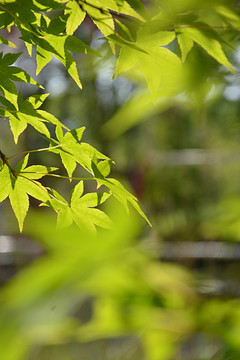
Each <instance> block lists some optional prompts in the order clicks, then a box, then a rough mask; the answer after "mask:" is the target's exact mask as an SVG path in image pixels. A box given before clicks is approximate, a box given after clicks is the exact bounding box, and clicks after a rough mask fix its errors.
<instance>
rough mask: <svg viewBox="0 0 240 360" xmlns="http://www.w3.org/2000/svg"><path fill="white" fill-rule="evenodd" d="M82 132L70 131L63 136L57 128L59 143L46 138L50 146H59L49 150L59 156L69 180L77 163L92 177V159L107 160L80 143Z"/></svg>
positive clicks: (87, 145) (82, 130) (83, 128)
mask: <svg viewBox="0 0 240 360" xmlns="http://www.w3.org/2000/svg"><path fill="white" fill-rule="evenodd" d="M84 130H85V127H81V128H79V129H74V130H70V131H68V132H67V133H66V134H65V135H63V131H62V128H61V127H60V126H57V127H56V136H57V139H58V140H59V141H55V140H52V139H49V138H48V140H49V141H50V143H51V145H53V146H58V145H59V148H57V149H55V148H54V149H51V147H50V148H49V150H50V151H53V152H55V153H57V154H59V155H60V157H61V160H62V163H63V165H64V167H65V169H66V171H67V173H68V175H69V177H70V178H71V176H72V173H73V171H74V170H75V168H76V165H77V163H78V164H80V165H81V166H83V167H84V168H85V169H86V170H87V171H88V172H90V173H91V174H92V175H94V171H93V169H92V159H93V157H94V158H96V159H103V160H104V159H105V160H106V159H108V160H109V158H108V157H107V156H105V155H103V154H102V153H100V152H99V151H98V150H96V149H95V148H94V147H92V146H91V145H89V144H87V143H84V142H81V139H82V134H83V132H84Z"/></svg>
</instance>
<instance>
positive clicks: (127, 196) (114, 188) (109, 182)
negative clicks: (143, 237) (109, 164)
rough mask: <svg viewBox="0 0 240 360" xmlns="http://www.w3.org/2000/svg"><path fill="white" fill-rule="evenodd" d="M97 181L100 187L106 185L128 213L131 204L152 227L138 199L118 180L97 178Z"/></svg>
mask: <svg viewBox="0 0 240 360" xmlns="http://www.w3.org/2000/svg"><path fill="white" fill-rule="evenodd" d="M96 180H97V183H98V185H99V186H101V185H105V186H106V187H107V188H108V189H109V191H110V193H111V194H112V195H113V196H114V197H115V198H116V199H117V200H118V201H119V202H120V203H121V204H122V205H123V206H124V208H125V209H126V211H127V212H129V204H131V205H132V206H133V207H134V208H135V210H136V211H137V212H138V213H139V214H140V215H141V216H142V217H143V218H144V219H145V220H146V221H147V223H148V224H149V225H150V226H152V225H151V223H150V221H149V220H148V218H147V216H146V215H145V214H144V212H143V211H142V209H141V208H140V206H139V204H138V199H137V198H136V197H135V196H134V195H132V194H131V193H130V192H129V191H127V190H126V189H125V187H124V186H123V185H122V184H121V183H120V182H119V181H118V180H116V179H112V178H106V179H104V178H97V179H96Z"/></svg>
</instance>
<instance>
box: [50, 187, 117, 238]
mask: <svg viewBox="0 0 240 360" xmlns="http://www.w3.org/2000/svg"><path fill="white" fill-rule="evenodd" d="M83 191H84V186H83V181H80V182H79V183H78V184H77V185H76V186H75V187H74V189H73V191H72V193H71V196H70V203H69V204H68V203H67V201H66V200H65V199H64V198H63V197H62V196H61V195H59V194H58V193H57V192H56V191H55V190H53V191H52V193H53V195H54V197H55V199H50V200H48V201H47V202H46V203H45V205H46V206H50V207H52V208H53V209H54V210H55V211H56V212H57V214H58V219H57V226H58V227H60V228H63V227H67V226H70V225H71V224H72V223H73V222H75V223H76V225H77V226H78V227H80V228H81V227H83V228H87V229H88V230H90V231H92V232H95V231H96V226H99V227H102V228H109V227H110V226H111V220H110V218H109V217H108V216H107V215H106V214H105V213H104V212H103V211H101V210H99V209H97V208H96V207H97V206H99V205H100V204H102V203H103V202H105V201H106V200H107V199H108V198H109V196H110V195H111V194H109V193H96V192H94V193H89V194H85V195H83Z"/></svg>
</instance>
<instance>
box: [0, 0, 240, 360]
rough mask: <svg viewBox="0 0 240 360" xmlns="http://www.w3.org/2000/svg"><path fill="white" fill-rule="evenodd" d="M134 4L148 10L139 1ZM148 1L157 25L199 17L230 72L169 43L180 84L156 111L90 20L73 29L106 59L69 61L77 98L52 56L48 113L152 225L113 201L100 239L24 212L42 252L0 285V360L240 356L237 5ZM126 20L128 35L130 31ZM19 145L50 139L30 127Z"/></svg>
mask: <svg viewBox="0 0 240 360" xmlns="http://www.w3.org/2000/svg"><path fill="white" fill-rule="evenodd" d="M129 3H131V4H134V6H136V5H139V8H138V9H139V12H140V13H141V15H142V16H145V15H146V14H145V13H144V11H143V8H142V7H141V5H142V2H138V1H129ZM145 5H146V9H147V11H148V16H149V17H150V18H151V17H152V18H153V17H154V16H155V15H156V11H155V10H156V6H157V9H158V10H159V12H160V9H163V10H164V14H165V15H166V14H167V15H168V16H167V15H166V16H165V17H162V18H161V17H160V15H159V19H158V21H161V25H162V24H164V26H166V27H169V26H172V24H178V25H179V23H181V21H180V20H179V18H180V19H184V21H183V22H184V24H186V25H188V26H190V25H193V24H194V23H195V22H196V21H197V22H201V21H204V22H205V23H206V24H207V25H208V26H209V27H212V28H213V29H214V30H215V32H217V33H218V35H219V36H220V37H221V39H222V40H221V45H222V48H223V49H224V52H225V54H226V55H227V58H228V59H229V61H230V62H231V64H232V66H233V68H234V69H235V71H236V73H235V74H231V73H230V71H228V70H227V69H226V67H223V66H222V65H220V63H221V64H222V62H220V63H219V58H218V59H216V57H215V58H214V56H212V55H211V54H210V53H209V51H210V50H209V47H208V49H207V50H206V46H205V48H204V46H202V45H201V44H199V43H198V42H197V41H195V44H194V46H193V47H192V48H191V49H190V47H191V42H190V43H188V44H190V45H189V48H188V49H189V53H188V54H186V53H183V52H182V51H181V48H180V44H179V42H177V40H176V39H175V40H174V41H173V42H171V43H170V44H168V45H167V48H168V49H170V50H171V51H173V52H174V53H175V54H176V55H177V56H178V57H179V59H180V58H181V59H182V60H184V61H183V65H182V66H183V74H182V81H181V82H179V78H176V79H177V81H176V83H175V85H176V86H175V85H174V84H173V82H174V80H176V79H175V78H174V76H172V77H171V82H170V84H169V86H168V84H167V79H168V78H166V77H164V78H163V80H164V81H163V83H164V86H165V87H166V92H164V91H163V92H161V91H160V92H159V93H158V92H157V91H156V93H157V96H156V94H155V97H157V98H155V104H153V95H152V94H151V92H150V91H149V89H148V88H147V82H146V79H145V78H144V76H143V74H141V73H140V72H139V68H136V69H135V70H134V71H129V72H124V73H123V74H121V76H120V75H119V76H116V77H115V78H114V79H113V80H111V79H112V75H113V73H114V69H115V66H116V59H115V57H114V56H113V54H112V52H111V50H110V48H109V45H108V44H107V42H106V41H104V40H101V39H100V40H97V39H98V38H100V37H102V34H101V33H99V32H98V31H97V30H96V28H93V25H92V23H90V21H89V19H86V20H85V21H84V23H82V25H81V28H80V29H77V30H76V33H75V34H76V36H79V37H80V38H81V39H82V40H83V41H85V42H86V43H88V44H91V46H92V47H93V48H94V49H96V50H97V51H98V52H99V53H101V54H103V55H104V56H103V57H102V58H97V59H95V58H93V57H91V58H90V57H88V58H85V57H83V56H82V55H76V54H75V59H76V62H77V65H78V67H79V69H78V70H79V74H80V78H81V81H82V83H83V84H84V86H83V90H82V92H81V93H79V89H78V88H77V85H75V84H74V82H73V81H72V80H71V79H69V77H68V76H67V72H66V70H65V69H64V68H63V67H62V65H61V64H60V63H59V62H58V61H57V60H56V59H54V60H53V61H52V62H51V63H49V65H48V66H47V67H46V68H45V69H43V71H42V72H41V73H40V75H39V77H38V78H39V82H40V83H41V84H43V85H44V86H45V87H46V90H47V91H48V92H50V96H49V97H48V99H47V100H46V102H45V103H44V105H43V108H44V109H45V110H47V111H49V112H51V113H53V114H54V115H56V116H57V117H59V118H61V119H63V123H64V124H66V125H67V126H68V127H70V128H78V127H79V126H86V127H87V131H86V135H85V138H84V140H86V141H87V142H91V144H93V145H94V146H96V147H97V148H98V149H99V150H100V151H102V152H103V153H104V154H106V155H107V156H109V157H110V158H113V159H114V160H115V161H116V165H115V166H114V168H113V171H114V176H115V177H116V178H118V179H120V180H121V181H123V182H124V183H126V186H127V187H128V186H129V183H130V184H131V186H132V187H133V189H134V191H135V193H136V195H137V196H138V198H139V199H140V200H141V203H142V204H143V207H144V209H146V212H147V214H148V216H149V218H150V219H151V222H152V223H153V230H149V229H147V228H143V227H142V226H141V224H138V221H140V220H136V219H135V218H132V216H129V217H127V218H126V217H125V216H124V214H123V213H122V212H121V210H114V206H113V205H112V203H111V202H110V204H109V207H108V211H107V213H108V215H109V216H110V217H111V218H113V221H114V227H113V230H112V231H105V230H103V231H100V232H99V233H98V235H97V236H93V234H89V233H88V232H84V231H83V230H79V229H76V228H74V227H71V228H70V229H69V230H61V231H56V230H55V228H54V225H53V223H52V222H51V221H50V220H49V218H48V216H47V217H40V216H39V214H37V215H36V217H35V218H30V219H29V221H28V223H27V229H26V231H25V233H24V234H25V235H26V234H27V235H29V236H31V237H32V238H33V239H35V240H36V241H38V242H39V243H40V244H41V245H42V247H43V248H44V249H45V251H46V254H45V255H44V256H42V258H40V259H39V260H37V261H36V262H34V263H33V264H32V265H30V266H28V267H26V268H25V269H24V270H22V271H21V272H20V273H19V274H18V275H17V276H16V277H15V278H13V279H12V281H11V282H10V283H9V284H7V285H6V286H5V287H4V288H3V289H1V291H0V303H1V310H0V349H1V350H0V354H1V356H0V358H3V359H4V360H5V359H6V360H40V359H41V360H50V359H51V360H52V359H54V360H55V359H59V360H69V359H71V360H75V359H79V358H80V359H85V360H92V359H96V360H97V359H101V360H117V359H118V360H128V359H130V360H135V359H138V360H193V359H194V360H210V359H211V360H239V358H240V310H239V309H240V302H239V283H240V282H239V280H240V264H239V246H238V244H237V243H238V242H239V234H240V221H239V218H240V217H239V213H240V205H239V204H240V196H239V195H240V185H239V177H240V163H239V158H240V156H239V155H240V149H239V137H240V126H239V99H240V95H239V94H240V90H239V89H240V80H239V79H240V78H239V70H240V69H239V67H240V61H239V23H240V20H239V2H237V1H230V0H228V1H217V0H216V1H212V2H209V1H192V0H191V1H190V0H185V1H176V0H171V1H170V0H168V1H156V2H155V1H149V2H146V4H145ZM136 8H137V6H136ZM146 9H145V11H146ZM216 9H217V11H216ZM185 12H186V13H187V14H185ZM179 13H180V14H181V15H179ZM150 23H151V22H150ZM124 24H127V26H128V27H129V29H130V30H131V32H132V36H133V38H134V39H136V28H135V26H136V24H135V23H134V22H133V21H131V20H129V19H128V20H127V19H125V20H124ZM145 30H147V31H149V32H150V33H151V31H152V30H153V28H152V27H151V26H149V28H147V27H146V28H145ZM205 30H208V29H205ZM121 31H122V30H121ZM186 34H187V31H186ZM214 34H215V36H216V33H214ZM195 35H196V34H195ZM192 36H194V35H192ZM178 37H179V34H178ZM214 39H215V40H216V37H214ZM217 39H218V38H217ZM180 41H181V40H180ZM215 44H216V43H215ZM118 54H119V52H118V49H117V55H118ZM22 56H23V57H25V61H28V63H27V65H28V66H29V67H34V65H33V63H34V62H33V61H32V62H31V60H29V58H28V56H27V55H22ZM224 62H225V64H226V59H225V58H224ZM79 64H80V65H79ZM227 65H228V63H227ZM148 68H149V69H150V70H151V68H150V66H148ZM154 69H156V68H154ZM150 70H149V71H150ZM150 72H151V71H150ZM169 73H170V71H169V69H168V72H167V74H168V75H169ZM150 75H151V74H150ZM153 75H154V74H153ZM150 78H151V79H153V83H154V76H152V77H151V76H150ZM158 81H159V79H158ZM153 87H154V84H153ZM153 90H154V91H155V89H153ZM158 90H159V89H158ZM27 95H29V94H27ZM2 131H3V132H1V141H3V143H4V146H6V145H9V142H10V141H9V138H7V136H8V135H7V130H5V128H3V130H2ZM2 134H3V136H2ZM2 138H3V140H2ZM21 146H22V147H23V149H24V148H32V147H36V146H39V147H40V146H45V143H44V140H42V139H39V137H37V136H36V134H35V133H34V132H33V130H31V129H28V130H27V131H26V134H24V136H23V137H22V143H21V144H19V147H21ZM12 149H13V146H12ZM20 150H21V149H20ZM43 160H44V163H46V165H49V166H50V165H51V164H52V163H53V162H54V164H56V166H59V167H60V168H61V166H62V165H61V164H60V163H59V164H58V163H57V161H58V160H57V159H56V157H55V155H54V154H50V157H49V158H47V159H46V158H43V155H42V154H41V153H37V154H35V155H34V156H33V157H32V160H31V161H32V162H33V163H35V162H36V161H40V162H41V163H42V161H43ZM76 175H79V176H81V172H80V171H79V173H78V174H76ZM56 181H58V187H59V189H60V192H62V193H63V194H65V193H66V194H68V193H69V192H70V188H69V184H68V183H67V182H66V183H65V182H61V183H59V180H55V179H51V180H50V182H49V183H48V186H55V182H56ZM91 186H92V185H89V188H88V190H89V191H95V187H91ZM33 205H35V203H33ZM115 212H116V214H115ZM2 218H3V219H4V221H3V224H2V233H5V232H8V233H13V232H14V231H15V230H14V229H15V228H14V224H13V220H12V218H11V215H9V213H8V208H6V210H5V212H4V214H3V217H2ZM235 244H236V245H235ZM213 245H214V246H213ZM211 246H212V247H211ZM228 246H229V247H228ZM164 249H165V250H164ZM174 249H175V252H174ZM203 250H205V251H203ZM173 253H174V255H172V256H171V254H173ZM166 260H168V261H166Z"/></svg>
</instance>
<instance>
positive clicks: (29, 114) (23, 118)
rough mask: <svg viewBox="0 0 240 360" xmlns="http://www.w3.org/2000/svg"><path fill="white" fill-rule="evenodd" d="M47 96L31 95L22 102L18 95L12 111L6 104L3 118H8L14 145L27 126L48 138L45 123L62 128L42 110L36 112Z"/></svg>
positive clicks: (50, 115)
mask: <svg viewBox="0 0 240 360" xmlns="http://www.w3.org/2000/svg"><path fill="white" fill-rule="evenodd" d="M47 96H48V94H43V95H33V96H30V97H29V98H27V99H26V100H25V101H23V100H22V97H21V94H20V93H19V95H18V99H17V101H18V104H17V109H16V108H13V109H12V108H10V106H9V105H8V104H7V105H8V108H6V109H5V116H7V117H9V120H10V127H11V130H12V133H13V136H14V141H15V143H17V142H18V137H19V135H20V134H21V133H22V132H23V131H24V130H25V129H26V128H27V125H31V126H32V127H34V128H35V129H36V130H37V131H38V132H40V133H42V134H44V135H45V136H50V133H49V130H48V128H47V126H46V125H45V122H50V123H52V124H54V125H59V126H63V125H61V123H60V121H59V120H58V119H56V118H55V117H54V116H53V115H52V114H50V113H48V112H46V111H43V110H38V108H39V107H40V106H41V105H42V103H43V101H44V100H45V99H46V97H47Z"/></svg>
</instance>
